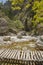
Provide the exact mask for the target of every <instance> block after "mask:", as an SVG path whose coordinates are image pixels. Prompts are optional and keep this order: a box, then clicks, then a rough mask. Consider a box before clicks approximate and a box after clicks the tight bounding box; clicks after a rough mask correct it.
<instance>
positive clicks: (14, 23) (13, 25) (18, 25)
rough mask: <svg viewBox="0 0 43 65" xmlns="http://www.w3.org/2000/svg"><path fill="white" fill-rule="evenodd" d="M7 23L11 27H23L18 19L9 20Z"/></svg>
mask: <svg viewBox="0 0 43 65" xmlns="http://www.w3.org/2000/svg"><path fill="white" fill-rule="evenodd" d="M9 25H10V27H11V28H15V29H23V28H24V26H23V24H22V22H21V21H20V20H16V21H11V22H9Z"/></svg>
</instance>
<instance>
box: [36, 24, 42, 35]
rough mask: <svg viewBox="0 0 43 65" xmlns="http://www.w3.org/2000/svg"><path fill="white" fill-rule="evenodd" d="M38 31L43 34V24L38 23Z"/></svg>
mask: <svg viewBox="0 0 43 65" xmlns="http://www.w3.org/2000/svg"><path fill="white" fill-rule="evenodd" d="M37 33H38V34H39V35H43V24H38V26H37Z"/></svg>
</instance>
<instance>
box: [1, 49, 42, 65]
mask: <svg viewBox="0 0 43 65" xmlns="http://www.w3.org/2000/svg"><path fill="white" fill-rule="evenodd" d="M0 65H43V51H30V50H23V51H22V50H13V49H12V50H11V49H0Z"/></svg>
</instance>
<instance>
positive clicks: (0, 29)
mask: <svg viewBox="0 0 43 65" xmlns="http://www.w3.org/2000/svg"><path fill="white" fill-rule="evenodd" d="M7 31H8V23H7V21H6V20H5V19H4V18H0V35H3V34H5V33H6V32H7Z"/></svg>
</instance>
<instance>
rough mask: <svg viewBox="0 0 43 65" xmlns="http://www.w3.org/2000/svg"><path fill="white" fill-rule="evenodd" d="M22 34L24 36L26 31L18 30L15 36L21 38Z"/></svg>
mask: <svg viewBox="0 0 43 65" xmlns="http://www.w3.org/2000/svg"><path fill="white" fill-rule="evenodd" d="M22 36H26V32H25V31H20V32H19V33H18V34H17V38H22Z"/></svg>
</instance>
